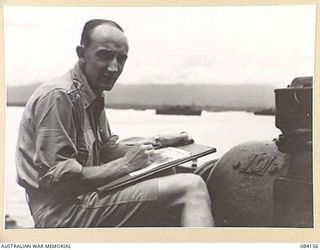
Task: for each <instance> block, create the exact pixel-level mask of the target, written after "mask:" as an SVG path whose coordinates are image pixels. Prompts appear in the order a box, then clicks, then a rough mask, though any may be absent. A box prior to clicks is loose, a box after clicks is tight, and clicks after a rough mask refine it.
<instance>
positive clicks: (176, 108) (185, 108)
mask: <svg viewBox="0 0 320 250" xmlns="http://www.w3.org/2000/svg"><path fill="white" fill-rule="evenodd" d="M201 113H202V109H201V108H198V107H195V106H194V105H192V106H190V105H164V106H162V107H159V108H157V109H156V114H157V115H201Z"/></svg>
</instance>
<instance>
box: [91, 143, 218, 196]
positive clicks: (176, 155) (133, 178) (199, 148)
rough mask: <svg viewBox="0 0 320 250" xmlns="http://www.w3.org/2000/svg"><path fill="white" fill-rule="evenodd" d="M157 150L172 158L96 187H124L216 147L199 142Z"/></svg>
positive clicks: (207, 152) (104, 190) (105, 188)
mask: <svg viewBox="0 0 320 250" xmlns="http://www.w3.org/2000/svg"><path fill="white" fill-rule="evenodd" d="M159 150H161V151H159V153H163V154H166V153H168V154H169V155H172V159H168V160H165V161H164V162H163V163H159V164H155V166H153V167H146V168H144V169H140V170H138V171H134V172H132V173H130V174H128V175H125V176H123V177H120V178H118V179H116V180H114V181H112V182H110V183H108V184H105V185H103V186H100V187H98V188H97V189H98V192H99V193H103V192H107V191H110V190H113V189H116V188H120V187H124V186H126V185H128V184H132V183H134V182H137V181H139V180H143V179H146V178H147V177H152V175H153V174H156V173H159V172H161V171H163V170H166V169H169V168H172V167H175V166H178V165H180V164H183V163H186V162H188V161H192V160H195V159H198V158H200V157H203V156H206V155H208V154H212V153H214V152H216V148H213V147H208V146H204V145H200V144H189V145H185V146H180V147H175V148H164V149H159ZM166 150H167V151H166Z"/></svg>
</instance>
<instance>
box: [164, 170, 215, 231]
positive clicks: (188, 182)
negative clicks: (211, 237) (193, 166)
mask: <svg viewBox="0 0 320 250" xmlns="http://www.w3.org/2000/svg"><path fill="white" fill-rule="evenodd" d="M159 199H160V201H161V203H162V205H163V206H164V207H165V208H167V209H168V210H169V211H170V210H172V211H174V210H177V209H179V212H180V221H181V226H185V227H211V226H214V221H213V217H212V213H211V201H210V197H209V194H208V190H207V187H206V184H205V182H204V181H203V179H202V178H201V177H200V176H198V175H195V174H175V175H171V176H165V177H161V178H159Z"/></svg>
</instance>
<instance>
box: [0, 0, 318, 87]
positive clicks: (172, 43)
mask: <svg viewBox="0 0 320 250" xmlns="http://www.w3.org/2000/svg"><path fill="white" fill-rule="evenodd" d="M315 14H316V8H315V6H314V5H309V6H307V5H292V6H228V7H103V8H102V7H8V6H6V7H5V8H4V18H5V19H4V26H5V27H4V31H5V80H6V84H7V85H8V86H13V85H15V86H17V85H21V84H30V83H34V82H39V81H44V80H49V79H52V78H54V77H56V76H59V75H61V74H63V73H65V72H67V71H68V70H69V69H70V68H71V67H73V65H74V64H75V63H76V61H77V55H76V51H75V48H76V46H77V45H78V44H79V40H80V35H81V31H82V28H83V25H84V23H85V22H86V21H88V20H89V19H93V18H104V19H111V20H114V21H116V22H118V23H119V24H120V25H121V26H122V28H123V29H124V31H125V34H126V36H127V37H128V40H129V46H130V49H129V57H128V60H127V62H126V65H125V69H124V71H123V73H122V75H121V76H120V78H119V80H118V82H120V83H123V84H150V83H165V84H173V83H185V84H248V83H249V84H252V83H254V84H271V85H274V86H275V87H286V86H287V85H288V84H290V82H291V81H292V79H293V78H295V77H297V76H311V75H313V74H314V53H315V24H316V22H315V21H316V17H315V16H316V15H315Z"/></svg>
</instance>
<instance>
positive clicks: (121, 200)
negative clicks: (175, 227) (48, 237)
mask: <svg viewBox="0 0 320 250" xmlns="http://www.w3.org/2000/svg"><path fill="white" fill-rule="evenodd" d="M164 216H168V214H167V213H166V212H165V211H164V208H163V207H162V205H161V202H160V201H159V179H158V178H154V179H149V180H146V181H143V182H139V183H137V184H134V185H131V186H128V187H125V188H123V189H120V190H115V191H112V192H110V193H107V194H103V196H102V195H100V194H99V193H97V192H90V193H87V194H85V195H81V196H79V197H77V198H76V199H73V200H65V201H63V202H61V201H60V202H55V203H51V204H50V205H47V206H46V207H42V209H41V210H38V211H36V212H35V213H34V214H33V217H34V220H35V226H36V227H39V228H50V227H77V228H78V227H84V228H85V227H119V226H122V227H138V226H140V227H141V226H142V227H148V226H163V225H161V223H160V222H161V221H163V217H164Z"/></svg>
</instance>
